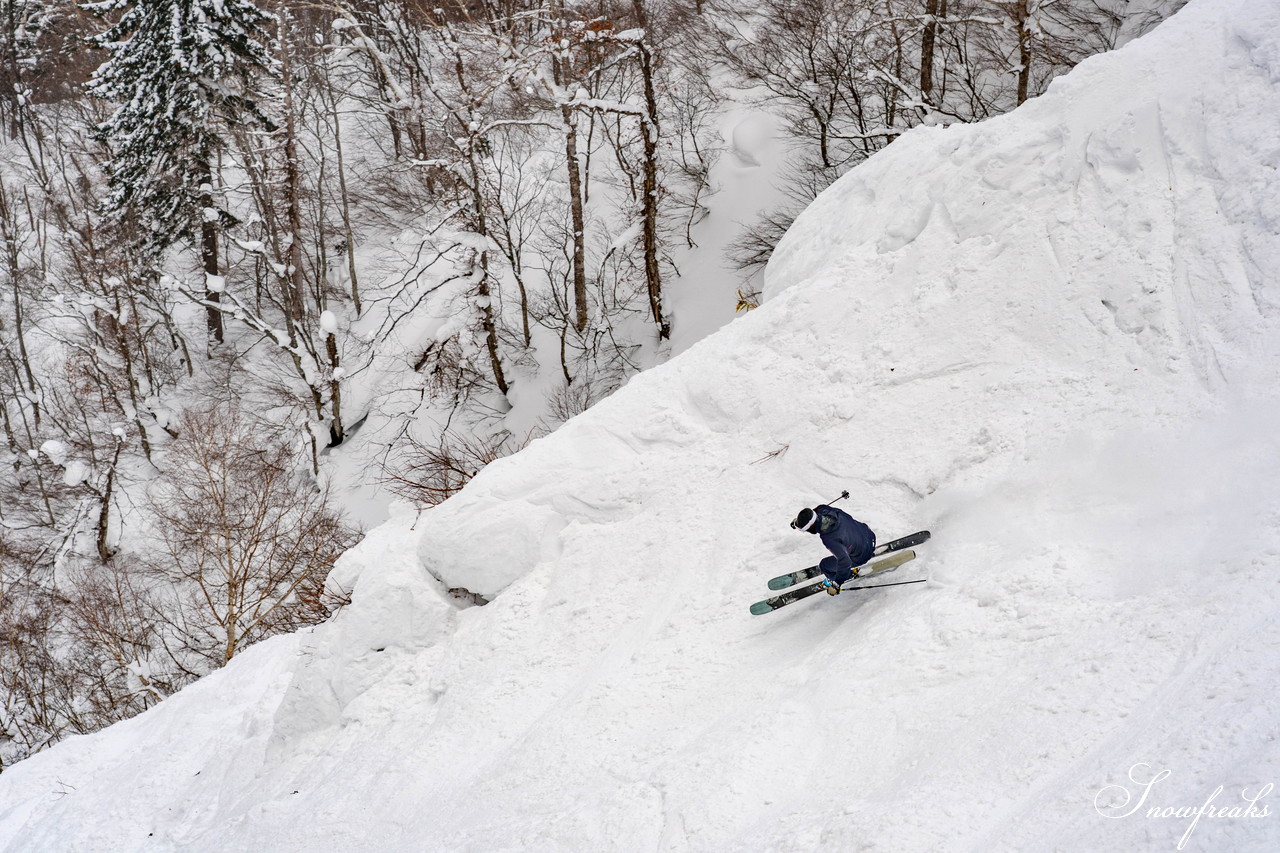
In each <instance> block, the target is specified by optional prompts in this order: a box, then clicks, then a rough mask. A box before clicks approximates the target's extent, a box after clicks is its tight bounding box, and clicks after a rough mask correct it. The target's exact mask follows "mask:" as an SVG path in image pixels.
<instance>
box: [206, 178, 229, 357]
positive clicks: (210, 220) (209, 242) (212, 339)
mask: <svg viewBox="0 0 1280 853" xmlns="http://www.w3.org/2000/svg"><path fill="white" fill-rule="evenodd" d="M211 159H212V158H205V159H204V160H203V162H202V163H201V174H200V183H201V186H202V187H205V188H207V190H205V191H202V195H201V207H202V208H203V210H201V212H200V259H201V260H202V261H203V262H204V274H205V280H204V298H205V300H206V301H207V302H213V303H219V302H221V301H222V291H221V290H214V289H213V288H212V285H213V280H214V279H215V278H216V277H217V275H218V220H217V218H216V217H213V216H211V215H210V214H209V213H208V211H211V210H216V208H215V207H214V203H213V170H212V169H211V168H210V166H209V162H210V160H211ZM204 312H205V323H206V326H207V328H208V333H209V346H210V348H211V349H212V347H214V346H216V345H218V344H221V343H222V340H223V331H222V311H221V310H220V309H218V308H216V307H214V306H213V305H209V306H206V307H205V309H204Z"/></svg>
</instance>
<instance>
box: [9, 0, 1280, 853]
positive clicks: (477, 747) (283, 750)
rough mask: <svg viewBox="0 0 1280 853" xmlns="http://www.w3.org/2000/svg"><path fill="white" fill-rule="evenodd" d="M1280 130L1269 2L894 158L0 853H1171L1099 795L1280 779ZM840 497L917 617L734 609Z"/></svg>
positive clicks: (62, 759)
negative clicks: (868, 530) (749, 281)
mask: <svg viewBox="0 0 1280 853" xmlns="http://www.w3.org/2000/svg"><path fill="white" fill-rule="evenodd" d="M1277 116H1280V9H1277V8H1276V6H1275V5H1274V4H1273V3H1271V2H1266V0H1222V1H1221V2H1208V0H1198V2H1197V0H1193V2H1192V3H1191V4H1190V5H1189V6H1188V7H1187V8H1186V9H1185V10H1184V11H1183V12H1182V13H1180V14H1179V15H1178V16H1176V17H1175V18H1174V19H1172V20H1171V21H1170V22H1168V23H1166V24H1165V25H1163V26H1161V27H1160V28H1158V29H1157V30H1156V31H1155V32H1154V33H1153V34H1152V35H1150V36H1148V37H1146V38H1144V39H1141V40H1139V41H1137V42H1135V43H1133V44H1131V45H1129V46H1128V47H1126V48H1124V49H1122V50H1121V51H1118V52H1116V53H1114V54H1110V55H1106V56H1102V57H1097V58H1094V59H1091V60H1089V61H1087V62H1085V63H1083V64H1082V65H1081V66H1080V67H1079V68H1077V69H1076V70H1075V71H1073V72H1072V73H1071V74H1070V75H1068V76H1067V77H1065V78H1061V79H1059V80H1058V81H1056V82H1055V83H1054V84H1053V86H1052V87H1051V89H1050V92H1049V93H1048V94H1046V95H1045V96H1043V97H1041V98H1039V99H1036V100H1033V101H1031V102H1029V103H1027V104H1026V105H1024V106H1023V107H1022V108H1020V109H1019V110H1017V111H1016V112H1014V113H1013V114H1010V115H1008V116H1004V117H1001V118H998V119H994V120H991V121H989V122H985V123H983V124H981V125H975V126H969V127H953V128H948V129H942V128H928V129H920V130H917V131H913V132H912V133H909V134H907V135H905V136H904V137H902V138H901V139H900V140H899V141H897V142H895V144H894V145H893V146H891V147H890V148H889V149H887V150H886V151H885V152H883V153H882V154H880V155H877V156H876V157H875V158H873V159H872V160H871V161H869V162H868V163H867V164H865V165H863V166H861V167H859V168H858V169H856V170H854V171H853V172H852V173H850V174H849V175H848V176H846V177H845V178H844V179H842V180H841V181H839V182H838V183H837V184H836V185H835V186H833V187H832V188H831V189H830V190H828V191H827V192H826V193H824V194H823V195H822V196H820V197H819V198H818V199H817V201H815V202H814V204H813V205H812V207H811V208H810V209H809V210H808V211H806V213H805V214H804V215H802V216H801V218H800V219H799V220H798V221H797V223H796V225H795V226H794V228H793V229H792V231H791V233H790V234H789V235H788V236H787V238H786V239H785V240H784V242H783V244H782V245H781V246H780V247H779V249H778V252H777V253H776V255H775V258H774V260H773V261H772V263H771V265H770V269H769V272H768V277H767V281H768V287H767V290H766V295H767V296H768V297H769V299H768V302H767V303H766V305H765V306H764V307H762V308H761V309H758V310H756V311H753V312H751V313H750V314H749V315H748V316H746V317H743V318H742V319H740V320H738V321H736V322H734V323H732V324H731V325H730V326H729V327H727V328H726V329H725V330H723V331H722V332H720V333H717V334H715V335H712V336H710V337H709V338H707V339H705V340H703V341H701V342H700V343H698V344H696V345H694V346H692V347H691V348H689V350H688V351H687V352H685V353H683V354H682V355H680V356H679V357H677V358H675V359H673V360H672V361H670V362H668V363H667V364H665V365H662V366H660V367H658V368H655V369H653V370H651V371H648V372H646V373H644V374H641V375H639V376H637V377H635V378H634V379H632V380H631V382H629V383H628V385H627V387H625V388H623V389H622V390H620V391H619V392H618V393H616V394H615V395H614V396H612V397H611V398H609V399H607V400H605V401H603V402H602V403H600V404H599V405H598V406H596V407H595V408H594V409H592V410H591V411H590V412H588V413H586V414H585V415H583V416H580V417H578V418H575V419H574V420H572V421H571V422H569V423H568V424H566V425H565V426H564V427H563V428H562V429H560V430H559V431H557V432H556V433H555V434H553V435H551V436H549V437H546V438H542V439H539V440H536V441H534V442H533V443H532V444H531V445H530V446H529V447H528V448H526V449H525V450H524V451H522V452H521V453H519V454H517V455H516V456H514V457H510V458H507V459H503V460H499V461H498V462H495V463H494V464H493V465H491V466H490V467H489V468H487V469H486V470H485V471H483V472H482V473H481V474H480V475H479V476H477V477H476V478H475V480H474V481H473V482H472V483H471V484H469V485H468V487H467V488H466V489H465V490H464V491H463V492H462V493H461V494H460V495H459V496H457V497H455V498H454V499H452V500H450V501H448V502H447V503H445V504H443V505H441V506H439V507H436V508H434V509H431V510H429V511H426V512H421V513H418V512H414V511H413V510H411V509H408V508H406V507H403V506H401V507H398V508H397V509H396V512H395V514H394V515H393V518H392V520H391V521H390V522H388V523H387V524H385V525H383V526H382V527H380V528H378V529H376V530H374V531H372V532H371V533H370V534H369V535H368V536H367V537H366V538H365V540H364V541H363V542H362V543H361V544H360V545H359V546H357V547H356V548H354V549H353V550H352V551H351V552H349V553H348V554H347V555H345V556H344V557H343V558H342V560H341V561H340V562H339V564H338V566H337V567H336V569H335V571H334V573H333V575H332V577H331V583H333V584H337V585H340V586H341V587H342V588H343V589H345V590H348V591H350V592H351V599H352V602H351V604H350V605H348V606H347V607H345V608H343V609H342V610H341V611H339V612H338V613H337V614H336V615H335V617H334V618H333V619H331V620H330V621H329V622H328V623H326V624H325V625H322V626H320V627H318V628H316V629H313V630H311V631H306V632H302V633H300V634H298V635H295V636H292V637H286V638H277V639H275V640H271V641H268V642H266V643H262V644H260V645H258V646H256V647H254V648H252V649H250V650H249V651H248V652H246V653H245V654H244V655H243V656H242V657H240V658H237V660H236V661H234V662H233V663H232V664H231V665H230V666H228V667H227V668H226V669H224V670H222V671H220V672H219V673H217V674H215V675H213V676H211V677H209V678H208V679H205V680H204V681H202V682H200V683H199V684H197V685H195V686H193V687H191V688H188V689H187V690H184V691H182V692H181V693H180V694H178V695H177V696H175V697H172V698H171V699H169V700H167V701H166V702H164V703H162V704H161V705H160V706H158V707H157V708H156V709H154V710H152V711H150V712H148V713H147V714H145V715H143V716H141V717H139V718H136V719H134V720H130V721H128V722H126V723H122V724H119V725H117V726H114V727H112V728H110V729H108V730H105V731H103V732H100V733H98V734H95V735H92V736H88V737H83V738H73V739H71V740H69V741H67V742H65V743H62V744H60V745H58V746H57V747H55V748H53V749H52V750H49V751H48V752H46V753H43V754H41V755H38V756H35V757H33V758H31V759H29V760H27V761H25V762H23V763H21V764H20V765H17V766H16V767H14V768H11V769H9V770H7V771H6V772H5V773H4V774H3V775H0V851H3V853H18V851H21V853H37V851H57V853H75V851H86V853H87V851H93V853H105V851H178V850H181V851H184V853H185V851H263V850H269V851H315V850H325V851H365V850H377V851H406V852H407V851H422V850H440V851H499V850H538V851H561V850H563V851H587V850H590V851H602V850H619V851H632V850H636V851H651V850H652V851H659V850H660V851H732V850H752V851H755V850H769V851H812V850H842V851H843V850H858V851H884V853H902V851H975V853H978V851H981V852H982V853H986V851H1031V850H1034V851H1049V850H1061V851H1080V850H1173V849H1177V845H1178V843H1179V840H1180V839H1181V838H1182V837H1183V834H1184V832H1186V831H1187V828H1188V824H1189V823H1190V821H1189V820H1186V819H1179V818H1147V817H1145V816H1144V815H1143V814H1141V813H1139V814H1134V815H1132V816H1130V817H1125V818H1117V819H1108V818H1107V817H1104V816H1102V815H1101V814H1100V813H1099V811H1098V809H1097V808H1096V807H1095V806H1096V803H1097V802H1098V801H1097V799H1096V798H1097V797H1098V796H1099V794H1100V792H1102V791H1103V790H1104V789H1108V788H1109V786H1116V785H1121V784H1126V783H1127V784H1129V787H1133V785H1132V783H1128V782H1127V780H1128V777H1127V774H1128V773H1129V772H1130V768H1132V767H1134V765H1137V764H1147V765H1149V766H1150V767H1151V768H1152V772H1155V771H1157V770H1160V769H1168V770H1170V775H1169V777H1168V779H1167V780H1165V781H1163V782H1161V783H1160V785H1159V786H1153V789H1152V792H1151V804H1152V805H1155V806H1160V807H1164V806H1180V807H1181V806H1195V807H1198V806H1199V805H1201V804H1202V803H1204V802H1205V800H1206V798H1208V796H1209V795H1210V794H1211V793H1212V792H1213V791H1214V789H1215V788H1216V787H1217V786H1219V785H1221V786H1223V788H1224V793H1223V794H1222V796H1221V798H1220V800H1219V801H1218V803H1217V804H1218V805H1235V804H1238V803H1240V802H1241V799H1240V797H1241V792H1242V791H1246V790H1248V791H1257V790H1258V789H1259V788H1260V787H1261V786H1262V785H1263V784H1265V783H1269V782H1270V783H1275V782H1280V749H1277V745H1276V740H1275V738H1276V733H1277V731H1278V730H1280V705H1278V704H1277V703H1276V701H1275V699H1274V696H1273V693H1274V688H1273V685H1274V684H1275V683H1277V680H1278V679H1280V622H1278V621H1277V619H1276V613H1277V603H1278V598H1280V586H1278V584H1280V575H1278V574H1277V568H1280V498H1278V497H1277V495H1276V493H1275V489H1274V484H1275V483H1276V482H1278V481H1280V444H1278V443H1277V442H1276V440H1275V437H1274V436H1275V434H1276V424H1277V423H1280V394H1277V387H1276V377H1277V375H1280V370H1278V368H1280V334H1278V332H1280V329H1277V322H1280V310H1277V309H1278V308H1280V281H1277V272H1276V271H1277V270H1280V177H1278V175H1280V172H1278V170H1280V142H1278V141H1277V140H1280V119H1278V118H1277ZM750 129H751V128H744V130H743V134H746V132H747V131H748V130H750ZM748 143H751V140H750V139H747V138H746V136H744V137H743V139H742V145H744V146H748ZM748 147H749V146H748ZM842 488H848V489H849V490H850V492H852V493H853V496H854V497H853V498H852V499H851V501H850V502H849V503H850V508H851V511H853V512H854V514H855V515H857V516H859V517H861V518H863V519H864V520H866V521H867V522H868V523H870V524H871V525H872V527H873V528H874V529H876V530H877V532H878V533H879V534H880V538H881V539H882V540H884V539H888V538H892V537H895V536H898V535H903V534H906V533H909V532H911V531H913V530H916V529H920V528H928V529H931V530H932V531H933V539H932V540H931V541H930V542H929V543H927V544H925V545H923V546H921V547H920V548H918V549H917V551H918V554H919V557H918V558H917V560H916V561H914V562H912V563H909V564H907V565H906V566H905V567H903V568H902V569H899V570H898V572H897V573H895V576H894V579H895V580H904V579H909V578H910V577H917V576H920V575H922V574H924V573H926V572H927V574H928V577H929V579H930V580H929V583H927V584H923V585H916V586H911V587H898V588H892V589H884V590H869V591H864V592H858V593H852V592H851V593H846V594H844V595H842V596H840V597H839V598H837V599H833V600H825V599H826V597H825V596H817V598H818V599H824V600H820V601H814V600H812V599H811V600H808V601H805V602H801V603H799V604H796V605H793V606H791V607H788V608H784V609H783V610H781V611H778V612H776V613H773V614H769V615H767V616H763V617H752V616H749V615H748V614H747V606H748V605H749V604H750V603H751V602H752V601H755V600H758V599H760V598H763V597H765V596H766V594H767V590H766V589H765V581H766V580H767V579H768V578H769V577H770V576H772V575H774V574H778V573H779V572H781V571H783V570H786V569H788V568H798V567H800V566H804V565H809V564H811V563H812V562H813V561H814V558H815V557H817V556H820V555H821V551H820V548H819V547H818V545H817V543H816V542H815V541H814V540H813V539H811V538H809V537H803V536H798V535H796V534H794V533H793V532H791V531H789V530H788V529H787V527H786V521H787V519H789V518H790V517H791V516H792V515H793V514H794V512H795V510H796V509H797V508H798V507H799V506H801V505H803V504H805V503H810V504H811V503H814V502H816V501H818V500H822V499H829V498H831V497H833V496H834V495H836V494H838V493H839V491H840V490H841V489H842ZM450 587H464V588H466V589H468V590H471V591H473V592H477V593H481V594H483V595H486V596H491V597H493V601H492V603H490V604H489V605H487V606H484V607H470V608H462V607H461V606H460V604H459V602H458V601H457V600H455V599H453V598H451V597H450V596H449V595H448V594H447V593H446V589H447V588H450ZM1276 796H1278V797H1280V794H1278V795H1276ZM1273 802H1275V803H1280V800H1276V799H1275V798H1274V797H1273ZM1277 812H1280V807H1273V808H1272V809H1271V814H1270V816H1269V817H1265V818H1243V817H1241V818H1223V819H1209V818H1205V819H1203V820H1202V821H1201V822H1200V823H1199V824H1198V825H1197V826H1196V827H1195V828H1194V829H1193V830H1192V831H1191V833H1190V834H1189V835H1188V836H1187V840H1186V844H1185V846H1184V848H1183V849H1186V850H1201V851H1220V850H1232V851H1259V852H1260V853H1261V851H1272V850H1275V849H1277V848H1280V813H1277Z"/></svg>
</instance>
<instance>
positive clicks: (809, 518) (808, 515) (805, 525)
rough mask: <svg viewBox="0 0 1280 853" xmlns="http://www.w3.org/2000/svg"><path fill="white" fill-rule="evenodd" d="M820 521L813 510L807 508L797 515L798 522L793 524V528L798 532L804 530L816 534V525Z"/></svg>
mask: <svg viewBox="0 0 1280 853" xmlns="http://www.w3.org/2000/svg"><path fill="white" fill-rule="evenodd" d="M817 521H818V514H817V513H816V512H814V511H813V510H811V509H809V508H808V507H805V508H804V509H802V510H800V512H799V513H798V514H797V515H796V520H795V521H793V522H791V526H792V527H794V528H795V529H796V530H803V531H805V532H806V533H813V532H814V525H815V524H816V523H817Z"/></svg>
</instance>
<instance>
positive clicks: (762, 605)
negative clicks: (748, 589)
mask: <svg viewBox="0 0 1280 853" xmlns="http://www.w3.org/2000/svg"><path fill="white" fill-rule="evenodd" d="M772 611H773V608H772V607H770V606H769V605H768V603H767V602H764V601H757V602H756V603H755V604H753V605H751V615H752V616H763V615H764V614H766V613H770V612H772Z"/></svg>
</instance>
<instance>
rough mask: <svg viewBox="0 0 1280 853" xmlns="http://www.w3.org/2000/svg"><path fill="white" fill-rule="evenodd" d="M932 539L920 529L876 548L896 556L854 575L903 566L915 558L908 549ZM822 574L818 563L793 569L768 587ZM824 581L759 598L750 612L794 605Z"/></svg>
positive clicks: (877, 552) (858, 578)
mask: <svg viewBox="0 0 1280 853" xmlns="http://www.w3.org/2000/svg"><path fill="white" fill-rule="evenodd" d="M928 540H929V531H927V530H921V531H919V532H918V533H912V534H911V535H910V536H903V537H902V538H901V539H894V540H893V541H892V542H886V543H884V544H883V545H880V546H878V547H877V548H876V550H875V551H874V552H872V553H873V555H874V556H876V557H879V556H881V555H882V554H892V555H893V556H890V557H885V558H884V559H883V560H875V561H874V562H871V563H868V564H867V565H865V566H861V567H860V568H859V569H858V574H857V576H856V577H855V578H854V580H855V581H864V580H866V579H867V578H870V577H874V576H876V575H882V574H886V573H888V572H891V571H893V570H894V569H896V568H898V566H901V565H902V564H903V563H907V562H910V561H911V560H914V559H915V557H916V552H915V551H910V550H907V549H909V548H912V547H914V546H916V545H920V544H922V543H924V542H927V541H928ZM821 574H822V569H820V568H818V567H817V566H810V567H809V568H807V569H801V570H800V571H798V572H790V573H788V574H785V575H779V576H778V577H776V578H773V579H771V580H770V581H769V589H787V587H791V586H795V585H796V584H800V583H803V582H804V581H806V580H809V579H810V578H816V577H818V576H819V575H821ZM844 588H845V589H857V587H856V586H854V587H844ZM822 590H823V587H822V581H818V582H817V583H811V584H808V585H806V586H801V587H798V588H796V589H793V590H790V591H789V592H784V593H783V594H782V595H775V596H774V597H773V598H766V599H765V600H764V601H757V602H756V603H755V604H753V605H751V613H752V615H754V616H761V615H763V614H765V613H771V612H773V611H774V610H777V609H778V608H779V607H786V606H787V605H788V604H795V603H796V602H797V601H801V600H803V599H806V598H808V597H809V596H811V595H816V594H817V593H819V592H822Z"/></svg>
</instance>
